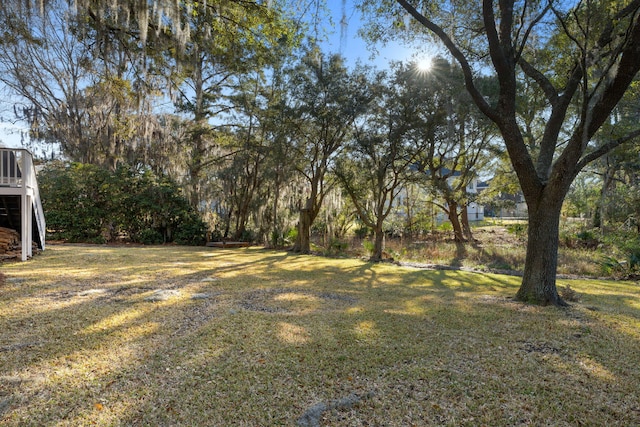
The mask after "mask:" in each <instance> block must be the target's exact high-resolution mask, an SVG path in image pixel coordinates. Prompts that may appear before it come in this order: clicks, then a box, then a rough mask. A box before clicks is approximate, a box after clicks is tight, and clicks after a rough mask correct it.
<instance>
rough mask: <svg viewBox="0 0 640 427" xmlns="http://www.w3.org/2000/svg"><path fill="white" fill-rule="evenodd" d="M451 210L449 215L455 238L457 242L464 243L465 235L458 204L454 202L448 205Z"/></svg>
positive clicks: (448, 212)
mask: <svg viewBox="0 0 640 427" xmlns="http://www.w3.org/2000/svg"><path fill="white" fill-rule="evenodd" d="M447 205H448V207H449V210H448V211H447V215H448V217H449V221H450V222H451V225H452V226H453V237H454V239H455V241H456V242H464V234H463V233H462V225H460V219H459V218H458V204H457V203H456V202H454V201H450V202H448V203H447Z"/></svg>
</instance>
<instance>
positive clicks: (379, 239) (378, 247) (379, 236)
mask: <svg viewBox="0 0 640 427" xmlns="http://www.w3.org/2000/svg"><path fill="white" fill-rule="evenodd" d="M383 251H384V231H383V230H382V227H378V228H377V229H376V230H375V235H374V241H373V253H372V254H371V258H369V261H373V262H378V261H382V252H383Z"/></svg>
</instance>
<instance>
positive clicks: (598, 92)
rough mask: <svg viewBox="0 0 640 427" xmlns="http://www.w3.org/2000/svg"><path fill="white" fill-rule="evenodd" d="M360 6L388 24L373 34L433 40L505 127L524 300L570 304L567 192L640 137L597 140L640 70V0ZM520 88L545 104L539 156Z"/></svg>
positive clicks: (412, 0) (403, 1)
mask: <svg viewBox="0 0 640 427" xmlns="http://www.w3.org/2000/svg"><path fill="white" fill-rule="evenodd" d="M361 4H362V6H363V9H364V10H365V12H367V13H368V14H369V17H370V18H371V19H370V21H372V22H373V23H377V24H383V25H385V24H386V28H387V30H388V31H386V32H385V31H384V28H383V27H374V26H372V27H371V28H372V30H371V35H373V36H374V37H375V36H378V37H380V36H384V35H385V34H386V35H388V34H392V33H394V31H395V33H396V34H405V35H409V36H411V37H415V36H416V35H417V34H421V35H423V36H428V35H430V36H435V38H436V39H437V40H439V41H440V42H441V43H442V44H443V45H444V46H445V47H446V49H447V50H448V51H449V52H450V54H451V55H452V56H453V57H454V58H455V59H456V60H457V62H458V63H459V64H460V66H461V67H462V70H463V72H464V76H465V84H466V88H467V90H468V91H469V93H470V94H471V96H472V98H473V101H474V102H475V103H476V105H477V106H478V107H479V108H480V110H481V111H482V112H483V113H484V114H485V115H486V116H487V117H489V118H490V119H491V120H492V121H493V122H495V123H496V125H497V126H498V128H499V129H500V133H501V134H502V137H503V139H504V143H505V145H506V149H507V151H508V153H509V157H510V159H511V163H512V166H513V168H514V170H515V172H516V174H517V176H518V181H519V183H520V187H521V189H522V192H523V193H524V196H525V199H526V202H527V205H528V209H529V228H528V243H527V259H526V262H525V269H524V275H523V279H522V284H521V287H520V289H519V291H518V293H517V299H519V300H521V301H527V302H532V303H537V304H554V305H565V304H566V303H565V302H564V301H563V300H562V299H561V298H560V297H559V295H558V292H557V289H556V267H557V262H558V255H557V252H558V251H557V250H558V231H559V219H560V211H561V207H562V203H563V201H564V198H565V196H566V194H567V191H568V190H569V188H570V186H571V183H572V182H573V180H574V178H575V177H576V176H577V174H578V173H579V172H580V171H581V170H582V169H583V168H584V167H585V166H586V165H588V164H589V163H591V162H593V161H594V160H596V159H598V158H599V157H601V156H602V155H604V154H606V153H607V152H609V151H610V150H612V149H613V148H615V147H617V146H618V145H620V144H622V143H624V142H627V141H630V140H633V138H634V137H635V136H637V135H639V134H640V129H632V130H629V132H628V133H627V134H626V135H624V136H620V137H618V138H615V139H606V138H604V139H603V138H595V137H596V134H597V133H598V131H599V129H600V128H601V127H602V126H603V124H605V123H607V121H608V120H609V117H610V113H611V112H612V111H613V109H614V108H615V107H616V104H617V103H618V102H619V101H620V99H621V98H622V97H623V96H624V94H625V92H626V91H627V89H628V87H629V85H630V84H631V82H632V80H633V79H634V76H635V75H636V73H637V72H638V70H639V69H640V0H633V1H616V2H610V1H598V0H594V1H569V2H567V1H554V0H542V1H520V0H499V1H492V0H483V1H455V2H453V1H437V2H436V1H421V0H397V1H387V2H385V3H384V6H381V5H380V3H379V2H369V1H363V2H362V3H361ZM407 14H408V15H409V16H410V17H411V18H409V19H405V16H407ZM394 29H395V30H394ZM398 29H399V30H400V31H398ZM483 73H484V74H486V73H495V75H496V76H497V78H498V79H499V95H498V97H497V101H496V102H490V101H489V100H487V99H486V98H485V97H483V96H482V93H481V92H480V90H479V89H478V87H477V78H478V76H480V75H481V74H483ZM523 82H526V83H527V84H528V85H532V86H534V87H535V88H536V90H537V91H538V92H539V93H541V94H542V95H543V96H544V99H545V100H546V105H545V106H544V108H543V109H541V110H539V111H538V114H539V116H540V117H542V118H544V129H543V131H542V132H541V136H540V138H539V139H538V140H536V141H535V149H534V147H532V146H531V144H530V141H527V139H526V138H525V129H523V126H522V120H521V117H520V110H519V108H520V107H521V104H519V103H518V102H517V101H518V96H519V92H520V90H521V87H522V86H523ZM602 141H604V142H602Z"/></svg>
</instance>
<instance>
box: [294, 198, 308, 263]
mask: <svg viewBox="0 0 640 427" xmlns="http://www.w3.org/2000/svg"><path fill="white" fill-rule="evenodd" d="M293 252H297V253H302V254H309V253H311V211H310V210H309V209H300V221H299V222H298V237H297V238H296V243H295V245H294V246H293Z"/></svg>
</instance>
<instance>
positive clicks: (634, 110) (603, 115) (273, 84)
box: [0, 0, 640, 305]
mask: <svg viewBox="0 0 640 427" xmlns="http://www.w3.org/2000/svg"><path fill="white" fill-rule="evenodd" d="M437 3H438V4H439V6H440V7H431V6H433V5H430V4H426V3H424V4H423V2H421V1H416V2H408V1H404V0H398V1H397V2H395V1H387V2H383V4H382V7H380V5H378V4H377V2H369V1H365V0H363V1H359V2H357V4H358V6H359V7H360V9H361V11H362V12H363V14H364V16H365V18H366V19H368V22H369V23H370V26H369V27H367V28H366V29H365V31H364V32H365V33H366V36H367V37H368V38H369V39H371V40H388V39H389V38H391V37H396V36H401V37H403V38H406V39H410V40H412V41H417V42H423V41H424V40H427V39H428V40H430V41H434V40H435V41H437V42H438V43H440V45H441V46H443V49H444V50H443V52H444V51H446V52H447V53H448V55H450V58H451V59H448V60H445V59H442V58H439V59H437V60H436V63H435V66H434V69H433V70H432V71H431V72H430V73H427V74H424V73H419V72H417V69H416V67H415V66H414V65H413V64H410V63H405V64H395V65H392V66H390V67H389V69H388V70H386V71H383V72H381V71H378V70H374V69H371V68H369V67H365V66H358V67H354V68H352V69H349V68H348V67H346V66H345V64H344V60H343V59H342V58H340V57H339V56H336V55H331V54H328V53H325V52H322V51H321V50H320V49H319V47H318V46H319V43H318V34H317V31H316V29H317V26H318V25H317V24H318V22H319V21H318V19H319V18H318V15H317V14H316V15H313V14H311V15H308V14H307V15H301V14H298V15H296V12H295V11H296V10H314V11H318V10H320V9H321V7H320V6H321V5H322V3H321V2H318V1H313V0H312V1H310V2H309V3H308V4H306V5H302V7H301V8H300V9H296V8H294V7H292V4H290V3H279V2H269V4H264V3H261V2H226V1H219V2H215V1H214V2H205V3H199V2H188V1H187V2H179V3H177V4H176V3H173V2H164V1H160V0H158V1H156V2H154V4H153V5H152V6H154V7H149V6H150V5H149V4H147V3H140V2H137V1H117V2H110V3H109V4H107V3H102V2H90V1H80V2H78V7H77V8H71V7H69V5H68V3H67V2H65V1H61V0H52V1H46V2H44V1H42V2H40V3H38V4H37V5H36V6H39V9H38V10H35V9H32V7H33V6H34V4H33V3H30V2H26V3H25V2H21V1H18V0H16V1H15V4H16V7H15V8H8V7H6V8H3V10H2V11H1V12H0V20H1V21H2V24H3V28H4V34H3V37H2V41H1V42H0V70H1V71H2V73H0V79H1V80H2V81H3V83H4V84H5V86H6V87H7V88H8V90H10V91H12V92H13V93H14V94H17V95H19V96H20V99H21V100H22V103H21V104H20V105H16V108H15V114H16V116H17V117H18V118H20V119H22V120H25V121H26V122H27V123H28V124H29V125H30V127H31V134H32V137H33V139H34V140H36V141H41V142H45V143H52V144H55V145H56V146H59V147H60V150H61V153H62V155H63V156H64V157H65V158H66V159H68V160H70V161H75V162H79V163H82V164H92V165H97V166H100V167H102V168H104V169H106V170H109V171H111V173H112V174H115V173H117V171H118V170H122V168H124V167H126V168H130V169H129V170H135V171H140V173H142V174H143V175H144V174H145V173H152V174H153V175H154V176H158V177H168V178H169V179H171V180H172V181H174V182H176V183H177V185H178V186H179V187H180V188H181V189H182V191H183V195H184V197H186V198H187V200H188V201H189V203H190V205H191V207H192V208H193V209H194V210H195V211H197V212H199V213H200V214H201V215H202V216H203V217H204V218H205V219H206V220H207V222H208V223H209V224H211V227H212V228H213V231H214V232H215V233H216V234H217V236H218V237H220V238H233V239H256V240H261V241H263V242H265V243H270V244H273V245H275V244H278V243H282V242H284V241H285V239H286V238H291V240H292V242H291V243H292V244H293V247H294V250H295V251H298V252H303V253H306V252H309V251H310V235H311V230H312V229H313V227H314V225H315V226H316V227H318V228H319V229H322V231H324V233H325V234H326V235H327V238H329V239H330V238H331V237H336V236H340V234H341V233H343V232H344V230H345V229H346V227H345V224H348V223H349V222H350V218H353V217H354V215H355V217H357V220H359V221H361V223H362V224H364V225H365V226H367V227H368V228H369V229H371V230H372V231H373V233H374V234H375V239H374V242H375V244H374V250H373V259H380V257H381V256H382V241H383V237H384V233H385V231H386V230H387V229H388V227H389V225H388V224H389V222H390V219H392V217H393V213H395V212H398V210H399V209H400V207H399V204H401V203H400V201H402V202H403V203H408V202H407V200H408V199H409V197H408V195H409V194H412V192H413V190H412V189H414V188H421V192H423V193H424V192H426V193H428V194H429V197H428V199H429V202H430V203H432V204H437V205H438V206H439V207H440V208H441V209H442V210H443V211H444V212H445V213H446V215H447V217H448V219H449V221H450V222H451V224H452V226H453V231H454V237H455V239H456V240H458V241H464V240H466V239H470V238H472V235H471V228H470V227H469V226H468V218H465V213H466V209H465V208H464V207H465V206H466V204H468V203H470V202H471V201H472V200H471V199H470V198H469V197H470V196H469V194H467V192H466V191H464V189H465V187H466V186H467V185H468V184H469V182H470V181H471V180H472V179H473V178H475V177H476V176H477V174H478V172H479V171H481V170H483V171H484V170H485V168H486V169H489V170H494V171H496V174H495V178H494V181H493V184H494V185H493V188H494V190H495V191H502V189H501V188H499V187H500V184H499V183H500V181H501V180H502V181H503V182H505V183H509V184H510V185H505V186H504V188H505V190H506V189H507V188H508V189H509V190H508V191H511V189H513V190H515V191H522V192H523V194H524V197H525V199H526V201H527V205H528V207H529V227H528V239H527V242H528V243H527V244H528V249H527V254H528V255H527V262H526V265H525V274H524V279H523V286H522V288H521V292H519V294H518V298H520V299H522V300H527V301H534V302H540V303H551V304H558V305H562V304H563V301H562V299H561V298H559V296H558V294H557V291H556V288H555V270H556V266H557V249H558V243H559V234H560V233H559V229H558V224H559V218H560V215H561V212H562V210H563V209H565V212H567V213H569V212H573V213H575V212H577V211H579V213H580V214H589V215H590V216H591V217H592V218H593V221H594V225H597V226H603V225H607V224H609V223H611V222H614V221H615V222H617V223H621V224H627V226H637V212H635V211H636V210H637V209H636V208H635V206H637V203H635V204H634V200H637V198H634V197H635V196H634V194H636V193H637V188H638V173H637V161H636V160H637V148H636V147H637V144H633V142H634V141H635V138H636V137H637V136H638V135H639V134H640V130H639V129H638V128H637V123H638V121H637V114H638V104H637V96H635V95H636V91H637V80H636V79H635V76H636V74H637V71H638V69H639V68H640V54H639V53H640V52H637V51H636V49H637V48H638V46H640V43H637V42H638V40H636V39H638V38H640V22H639V19H640V4H638V2H636V1H629V2H618V3H616V4H615V5H612V4H609V3H608V2H589V3H580V2H578V3H575V4H573V3H571V2H569V3H567V2H563V3H561V4H558V3H556V2H554V1H544V2H535V3H532V2H521V1H503V2H498V3H496V4H493V3H494V2H484V3H483V4H482V5H481V7H477V5H476V4H475V3H474V2H471V1H469V2H462V3H460V2H448V1H443V2H437ZM292 11H293V12H292ZM406 14H408V15H409V16H411V20H407V19H405V18H404V17H406V16H407V15H406ZM516 18H517V19H516ZM461 23H473V24H474V25H475V24H477V25H475V27H477V28H481V30H480V31H473V30H472V29H470V27H469V26H467V25H462V24H461ZM474 25H471V27H474ZM475 27H474V28H475ZM558 58H559V59H558ZM634 159H635V160H634ZM498 172H500V173H498ZM510 177H511V178H510ZM514 183H517V185H515V186H514V185H513V184H514ZM594 188H595V190H594ZM581 191H582V192H583V193H584V195H585V196H584V197H583V196H580V195H579V194H581V193H580V192H581ZM587 195H591V196H590V197H592V199H593V200H595V201H596V204H595V206H596V208H595V209H594V210H593V211H592V212H584V211H585V207H584V206H582V207H580V206H579V205H580V200H584V198H586V196H587ZM404 196H407V197H404ZM565 199H567V200H568V201H569V203H565ZM616 204H622V205H624V206H625V208H624V209H621V208H618V207H616ZM406 206H407V207H408V206H409V205H408V204H407V205H406ZM421 208H422V209H421ZM412 209H413V210H414V212H416V211H424V207H423V206H412ZM421 216H422V217H424V215H413V213H411V210H410V209H407V210H406V211H405V212H404V214H403V215H402V218H404V219H405V220H406V222H405V226H404V227H403V228H404V229H405V231H407V232H412V231H415V230H416V228H415V227H414V224H412V221H413V219H414V218H417V217H421ZM623 217H624V218H623ZM317 221H321V222H322V224H320V223H318V222H317ZM385 222H386V224H387V225H385ZM294 226H295V231H293V232H292V231H291V230H292V229H293V227H294Z"/></svg>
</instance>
